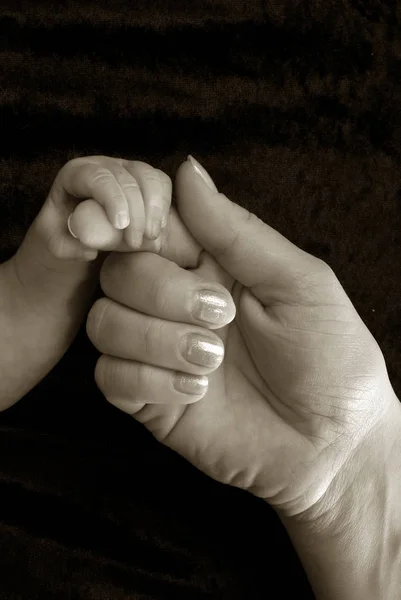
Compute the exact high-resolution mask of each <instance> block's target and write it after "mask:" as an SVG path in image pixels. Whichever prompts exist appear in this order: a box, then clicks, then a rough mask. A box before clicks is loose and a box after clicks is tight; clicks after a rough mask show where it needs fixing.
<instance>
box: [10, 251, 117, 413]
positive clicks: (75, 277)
mask: <svg viewBox="0 0 401 600" xmlns="http://www.w3.org/2000/svg"><path fill="white" fill-rule="evenodd" d="M19 250H21V248H20V249H19ZM15 258H16V257H15V256H14V257H13V258H12V259H10V260H9V261H7V262H5V263H3V264H1V265H0V411H1V410H5V409H7V408H9V407H10V406H12V405H13V404H15V403H16V402H17V401H18V400H20V399H21V398H22V397H23V396H24V395H25V394H27V393H28V392H29V391H30V390H31V389H32V388H34V387H35V386H36V385H37V384H38V383H39V382H40V381H41V380H42V379H43V378H44V377H45V376H46V375H47V374H48V373H49V372H50V371H51V370H52V369H53V368H54V367H55V365H56V364H57V363H58V362H59V360H60V359H61V358H62V357H63V355H64V354H65V352H66V351H67V350H68V348H69V346H70V344H71V343H72V342H73V340H74V338H75V336H76V334H77V332H78V330H79V327H80V326H81V324H82V322H83V320H84V318H85V314H86V312H87V311H88V310H89V308H90V302H91V298H92V296H93V293H94V291H95V290H96V285H97V283H98V277H99V271H100V267H101V263H102V262H103V260H104V258H105V257H104V256H103V257H102V258H101V259H97V261H96V262H95V263H76V262H75V263H74V264H72V263H71V265H70V266H71V270H70V272H69V271H68V269H66V270H65V272H64V275H63V280H64V285H62V284H61V280H60V275H59V274H58V273H56V272H51V271H49V269H48V268H45V267H41V266H40V265H38V264H34V263H33V262H32V261H31V262H28V264H27V263H26V262H24V267H23V269H24V273H23V274H22V273H21V276H22V278H21V276H20V275H19V274H18V270H17V269H16V263H15ZM66 266H67V265H66ZM27 267H28V269H27ZM65 278H68V279H69V285H67V286H66V285H65Z"/></svg>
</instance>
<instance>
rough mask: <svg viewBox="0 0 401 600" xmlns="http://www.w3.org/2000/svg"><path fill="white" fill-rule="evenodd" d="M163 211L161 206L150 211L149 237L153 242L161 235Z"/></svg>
mask: <svg viewBox="0 0 401 600" xmlns="http://www.w3.org/2000/svg"><path fill="white" fill-rule="evenodd" d="M162 218H163V211H162V209H161V208H160V206H151V207H150V211H149V221H148V235H147V237H149V238H150V239H151V240H155V239H156V238H158V237H159V235H160V230H161V220H162Z"/></svg>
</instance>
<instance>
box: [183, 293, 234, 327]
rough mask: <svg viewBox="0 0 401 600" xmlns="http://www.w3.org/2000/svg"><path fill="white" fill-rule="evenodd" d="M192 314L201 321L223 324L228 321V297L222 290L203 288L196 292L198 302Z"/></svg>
mask: <svg viewBox="0 0 401 600" xmlns="http://www.w3.org/2000/svg"><path fill="white" fill-rule="evenodd" d="M192 314H193V316H194V317H195V318H196V319H199V321H204V322H206V323H211V324H213V325H218V324H221V325H223V324H225V323H227V320H228V317H229V306H228V302H227V298H226V296H225V295H224V294H221V293H220V292H215V291H212V290H201V291H199V292H197V294H196V304H195V308H194V310H193V312H192Z"/></svg>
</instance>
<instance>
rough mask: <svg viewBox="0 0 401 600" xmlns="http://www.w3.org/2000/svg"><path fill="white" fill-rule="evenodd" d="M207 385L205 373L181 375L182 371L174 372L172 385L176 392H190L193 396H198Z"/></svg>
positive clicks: (207, 380) (203, 391)
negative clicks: (200, 374) (201, 374)
mask: <svg viewBox="0 0 401 600" xmlns="http://www.w3.org/2000/svg"><path fill="white" fill-rule="evenodd" d="M208 386H209V379H208V378H207V376H206V375H203V376H196V375H183V374H182V373H178V372H177V373H176V375H175V377H174V387H175V389H176V390H177V391H178V392H182V393H183V394H191V395H193V396H199V395H200V394H204V393H205V391H206V390H207V388H208Z"/></svg>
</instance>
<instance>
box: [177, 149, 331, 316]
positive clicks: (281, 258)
mask: <svg viewBox="0 0 401 600" xmlns="http://www.w3.org/2000/svg"><path fill="white" fill-rule="evenodd" d="M175 197H176V205H177V211H178V214H179V216H180V218H181V220H182V221H183V223H184V224H185V226H186V227H187V229H188V230H189V232H190V233H191V234H192V235H193V237H194V238H195V239H196V240H197V241H198V243H199V244H200V245H201V246H202V247H203V248H204V249H205V250H206V251H207V252H209V254H211V255H212V256H213V257H214V258H215V260H216V261H217V262H218V263H219V264H220V265H221V266H222V267H223V269H225V270H226V271H227V272H228V273H229V274H230V275H231V276H232V277H233V278H234V279H235V280H237V281H238V282H239V283H241V284H242V285H244V286H246V287H248V288H250V289H251V291H252V293H253V294H254V295H255V296H256V297H257V298H258V299H259V300H260V301H261V302H262V303H263V304H264V305H267V304H271V303H272V302H285V303H291V302H294V300H298V301H302V297H301V296H302V295H303V294H304V293H305V292H306V293H307V294H308V298H309V299H310V292H311V290H310V286H308V285H306V286H305V280H306V279H309V278H310V275H311V274H312V278H313V274H314V273H315V274H316V269H317V268H318V267H319V266H320V264H322V265H323V261H321V260H320V259H318V258H316V257H314V256H312V255H311V254H308V253H307V252H305V251H303V250H301V249H300V248H298V247H297V246H295V245H294V244H293V243H292V242H290V241H289V240H287V239H286V238H285V237H284V236H282V235H281V234H280V233H279V232H278V231H276V230H274V229H273V228H272V227H270V226H269V225H267V224H266V223H264V222H263V221H262V220H261V219H259V218H258V217H257V216H256V215H255V214H253V213H251V212H249V211H248V210H246V209H245V208H243V207H242V206H240V205H238V204H236V203H235V202H232V201H231V200H229V198H227V196H225V195H224V194H221V193H219V192H218V190H217V188H216V186H215V184H214V183H213V180H212V179H211V177H210V176H209V174H208V173H207V172H206V171H205V169H204V168H203V167H202V166H201V165H200V164H199V163H198V161H196V160H195V159H194V158H193V157H192V156H189V157H188V160H187V161H186V162H184V163H183V164H182V165H180V167H179V169H178V171H177V175H176V179H175ZM326 266H327V265H326ZM318 270H319V272H321V270H320V269H319V268H318ZM305 288H306V289H305ZM315 299H316V297H315Z"/></svg>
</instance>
